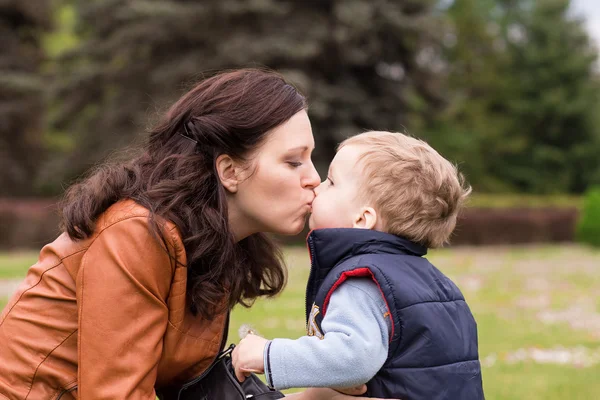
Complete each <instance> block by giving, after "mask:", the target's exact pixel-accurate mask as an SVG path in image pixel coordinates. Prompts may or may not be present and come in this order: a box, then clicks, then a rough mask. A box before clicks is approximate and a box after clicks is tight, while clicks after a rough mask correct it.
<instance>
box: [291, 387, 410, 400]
mask: <svg viewBox="0 0 600 400" xmlns="http://www.w3.org/2000/svg"><path fill="white" fill-rule="evenodd" d="M361 389H362V392H361V393H360V394H362V393H364V392H366V391H367V387H366V386H365V385H363V386H362V388H361ZM286 398H288V399H290V400H384V399H376V398H370V397H369V398H367V397H355V396H349V395H346V394H343V393H340V392H337V391H335V390H333V389H327V388H310V389H306V390H305V391H304V392H301V393H294V394H290V395H288V396H286ZM396 400H400V399H396Z"/></svg>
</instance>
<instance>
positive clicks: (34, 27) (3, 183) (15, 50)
mask: <svg viewBox="0 0 600 400" xmlns="http://www.w3.org/2000/svg"><path fill="white" fill-rule="evenodd" d="M49 3H50V2H49V1H46V0H39V1H36V2H24V1H19V0H0V37H2V52H0V171H2V173H1V174H0V187H1V188H2V189H3V190H2V195H4V196H6V195H10V196H24V195H31V194H34V192H35V177H36V173H37V170H38V168H39V165H40V159H41V156H42V153H43V143H42V138H43V132H44V119H45V101H44V97H45V89H44V88H45V86H46V85H45V82H44V80H43V78H42V75H41V73H40V68H41V63H42V61H43V59H44V52H43V50H42V48H41V34H42V33H43V32H45V31H47V30H48V29H49V28H50V22H51V18H50V17H51V13H50V4H49Z"/></svg>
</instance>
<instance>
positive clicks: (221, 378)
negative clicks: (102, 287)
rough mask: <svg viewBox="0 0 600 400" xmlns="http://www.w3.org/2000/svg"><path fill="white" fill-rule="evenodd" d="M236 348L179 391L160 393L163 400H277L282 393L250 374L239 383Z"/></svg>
mask: <svg viewBox="0 0 600 400" xmlns="http://www.w3.org/2000/svg"><path fill="white" fill-rule="evenodd" d="M234 348H235V345H233V344H232V345H231V346H229V348H228V349H227V350H225V351H223V352H222V353H221V354H219V356H218V357H217V359H216V360H215V361H214V362H213V363H212V364H211V365H210V366H209V367H208V369H207V370H206V371H204V372H203V373H202V375H200V376H198V377H196V378H194V379H192V380H190V381H189V382H187V383H185V384H183V385H182V386H180V387H177V388H165V389H163V390H157V396H158V398H159V399H160V400H247V399H248V400H274V399H282V398H284V397H285V396H284V395H283V393H281V392H279V391H277V390H274V389H271V388H269V387H268V386H267V385H266V384H265V383H263V382H262V381H261V380H260V379H259V378H258V377H257V376H256V375H254V374H251V375H250V376H249V377H247V378H246V380H244V382H242V383H240V382H239V381H238V380H237V378H236V377H235V372H234V369H233V366H232V365H231V352H232V351H233V349H234Z"/></svg>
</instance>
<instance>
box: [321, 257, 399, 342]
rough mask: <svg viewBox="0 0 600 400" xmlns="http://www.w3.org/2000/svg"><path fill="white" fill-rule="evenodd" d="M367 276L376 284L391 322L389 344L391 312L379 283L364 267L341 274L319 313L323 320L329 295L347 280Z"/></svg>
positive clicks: (392, 318) (392, 319)
mask: <svg viewBox="0 0 600 400" xmlns="http://www.w3.org/2000/svg"><path fill="white" fill-rule="evenodd" d="M367 276H368V277H371V279H373V281H374V282H375V283H376V284H377V287H378V288H379V292H380V293H381V297H383V301H385V306H386V307H387V310H388V312H387V313H388V315H389V316H390V321H392V331H391V332H390V342H391V341H392V338H393V337H394V317H393V316H392V312H391V310H390V306H389V304H388V302H387V299H386V298H385V295H384V294H383V290H381V285H379V282H378V281H377V279H376V278H375V275H373V272H372V271H371V270H370V269H369V268H366V267H364V268H357V269H355V270H352V271H345V272H342V275H341V276H340V277H339V278H338V280H337V282H335V283H334V284H333V286H332V287H331V289H329V293H327V296H326V297H325V301H324V302H323V310H322V311H321V312H322V314H323V318H325V312H327V306H328V305H329V300H330V299H331V295H332V294H333V292H334V291H335V289H337V288H338V287H339V286H340V285H341V284H342V283H344V282H345V281H346V279H348V278H362V277H367Z"/></svg>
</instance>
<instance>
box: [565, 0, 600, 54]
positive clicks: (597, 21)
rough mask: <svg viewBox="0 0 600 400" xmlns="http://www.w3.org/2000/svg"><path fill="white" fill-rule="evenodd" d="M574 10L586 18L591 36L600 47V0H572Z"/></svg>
mask: <svg viewBox="0 0 600 400" xmlns="http://www.w3.org/2000/svg"><path fill="white" fill-rule="evenodd" d="M571 5H572V7H573V12H574V13H576V14H577V15H582V16H583V17H585V19H586V27H587V29H588V32H589V33H590V36H591V37H592V38H593V39H594V41H595V42H596V45H597V46H598V47H600V0H572V1H571Z"/></svg>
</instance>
